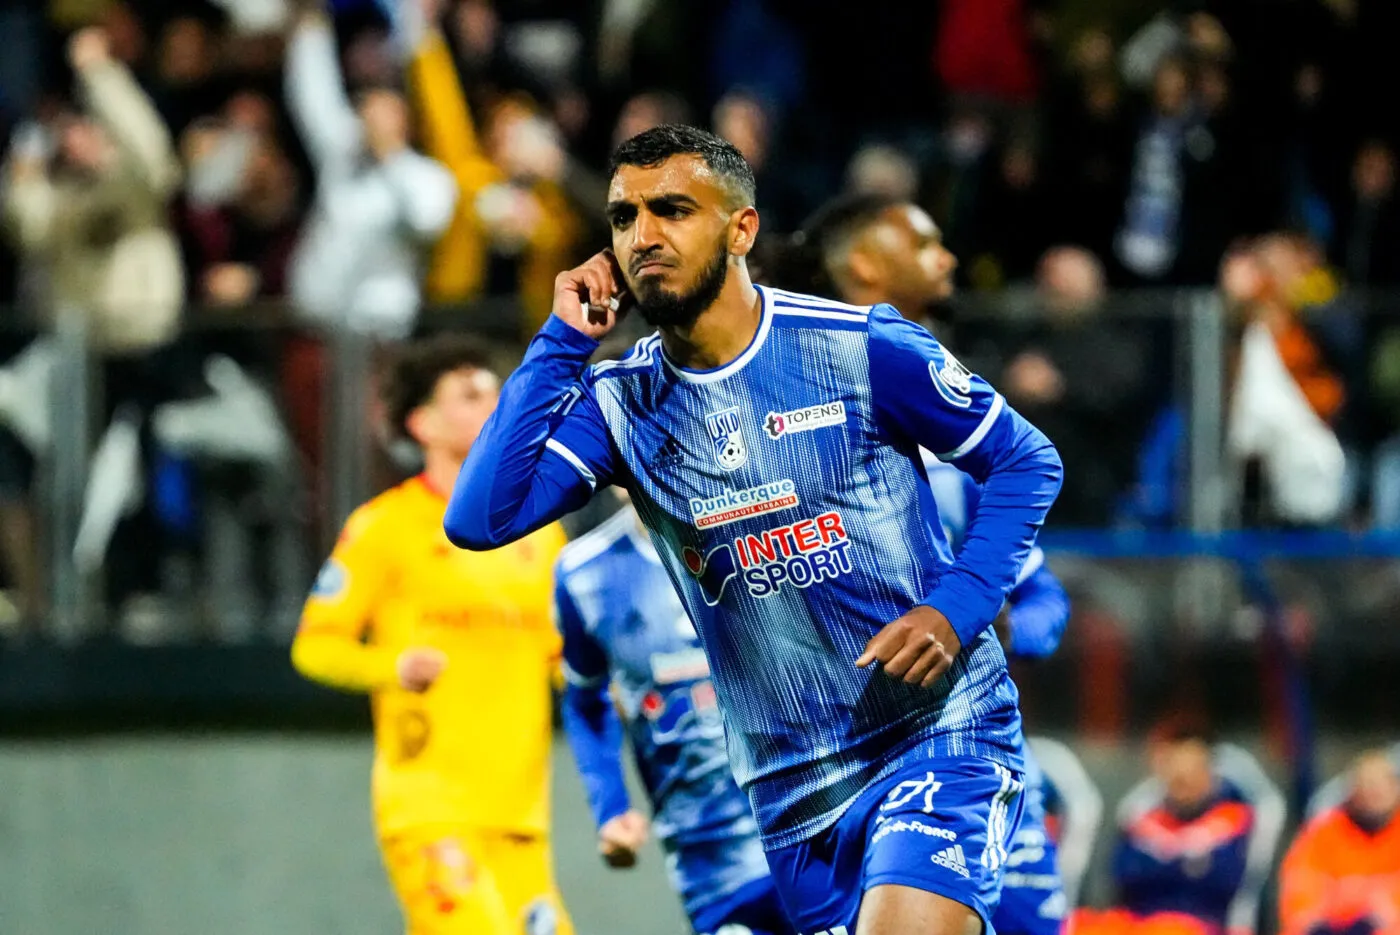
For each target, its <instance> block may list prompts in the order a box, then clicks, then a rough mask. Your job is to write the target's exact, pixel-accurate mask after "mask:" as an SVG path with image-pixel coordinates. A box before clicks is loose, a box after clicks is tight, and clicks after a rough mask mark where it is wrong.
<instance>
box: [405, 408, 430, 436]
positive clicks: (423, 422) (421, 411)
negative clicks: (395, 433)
mask: <svg viewBox="0 0 1400 935" xmlns="http://www.w3.org/2000/svg"><path fill="white" fill-rule="evenodd" d="M432 420H433V412H432V409H431V408H430V407H428V406H419V407H417V408H416V409H414V410H412V411H411V412H409V414H408V416H407V417H405V418H404V420H403V427H404V428H405V429H407V430H408V436H409V438H412V439H413V440H414V441H415V442H417V443H418V444H419V445H423V444H425V439H426V437H427V435H428V434H429V433H431V432H432V424H431V423H432Z"/></svg>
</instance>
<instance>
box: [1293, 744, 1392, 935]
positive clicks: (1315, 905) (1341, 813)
mask: <svg viewBox="0 0 1400 935" xmlns="http://www.w3.org/2000/svg"><path fill="white" fill-rule="evenodd" d="M1279 925H1280V929H1281V930H1282V932H1283V933H1284V935H1321V933H1342V932H1346V933H1349V935H1400V774H1397V770H1396V765H1395V763H1394V761H1392V760H1391V759H1390V758H1388V757H1387V756H1386V754H1385V753H1384V752H1382V751H1370V752H1367V753H1364V754H1362V755H1361V756H1360V757H1359V758H1358V759H1357V761H1356V764H1355V766H1353V768H1352V777H1351V790H1350V794H1349V795H1348V796H1347V799H1346V801H1345V802H1343V803H1342V804H1341V805H1339V806H1337V807H1335V808H1331V809H1328V810H1327V811H1325V812H1322V813H1321V814H1319V815H1317V816H1316V817H1315V818H1313V819H1312V820H1311V821H1310V822H1308V823H1307V825H1305V826H1304V828H1303V830H1302V831H1301V832H1299V834H1298V837H1297V838H1296V839H1295V840H1294V842H1293V846H1292V847H1290V848H1289V849H1288V854H1287V856H1286V857H1285V858H1284V861H1283V868H1282V870H1281V872H1280V884H1279Z"/></svg>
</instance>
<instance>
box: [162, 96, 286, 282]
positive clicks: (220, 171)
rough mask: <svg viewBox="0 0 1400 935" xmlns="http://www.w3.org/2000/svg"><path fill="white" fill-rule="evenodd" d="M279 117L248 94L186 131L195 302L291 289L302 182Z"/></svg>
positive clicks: (187, 232)
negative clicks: (278, 129)
mask: <svg viewBox="0 0 1400 935" xmlns="http://www.w3.org/2000/svg"><path fill="white" fill-rule="evenodd" d="M274 121H275V113H274V111H273V109H272V104H271V102H270V101H268V100H267V99H266V98H265V97H262V96H261V95H258V94H256V93H254V92H242V93H240V94H238V95H235V96H234V98H233V99H232V100H230V101H229V103H228V105H227V106H226V107H225V108H223V110H222V111H221V112H220V113H219V114H218V115H216V116H210V117H204V118H200V119H198V120H196V121H195V122H194V123H193V124H191V126H190V127H189V129H187V130H186V131H185V133H184V134H183V135H182V137H181V140H180V149H181V156H182V157H183V160H184V164H185V171H186V175H187V178H188V183H187V184H186V186H185V191H184V194H183V197H182V198H181V200H180V203H179V218H180V227H181V234H182V241H183V247H184V255H185V261H186V270H187V281H188V283H189V287H190V289H189V291H190V297H191V298H192V299H193V300H195V301H197V302H201V303H209V304H211V305H222V306H234V305H241V304H244V303H246V302H249V301H251V300H253V299H255V298H259V297H272V296H281V295H284V294H285V292H286V280H287V266H288V263H289V261H290V257H291V253H292V250H293V249H294V248H295V245H296V240H297V237H298V235H299V233H300V221H301V216H300V212H299V210H298V209H299V208H300V201H301V198H300V196H301V188H302V186H301V184H300V179H299V178H298V176H297V171H296V169H295V167H294V166H293V165H292V162H291V160H290V158H288V155H287V153H286V151H285V149H284V147H283V145H282V143H281V141H280V140H279V139H278V138H277V136H276V131H275V127H274Z"/></svg>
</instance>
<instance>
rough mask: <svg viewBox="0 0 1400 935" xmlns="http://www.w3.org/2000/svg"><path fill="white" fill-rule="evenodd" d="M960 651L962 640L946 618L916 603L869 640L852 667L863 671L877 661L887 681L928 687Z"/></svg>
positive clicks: (939, 676) (946, 668)
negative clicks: (887, 677) (854, 666)
mask: <svg viewBox="0 0 1400 935" xmlns="http://www.w3.org/2000/svg"><path fill="white" fill-rule="evenodd" d="M961 651H962V641H961V640H959V639H958V635H957V634H956V633H954V632H953V625H952V624H951V623H949V622H948V618H947V617H945V616H943V615H942V614H941V613H939V612H938V611H936V610H934V609H933V608H932V607H929V606H928V605H926V604H920V605H919V606H917V607H915V608H914V609H913V610H911V611H909V613H907V614H905V615H904V616H903V617H900V618H899V619H898V620H896V621H895V622H894V623H890V624H887V625H886V626H885V628H884V629H883V630H881V631H880V632H879V633H876V634H875V635H874V636H873V637H871V638H870V642H868V643H866V644H865V652H863V653H861V654H860V658H859V659H857V660H856V665H857V666H858V667H860V668H862V669H864V668H865V667H866V666H868V665H870V664H871V663H874V662H879V663H882V665H883V668H884V670H885V674H886V675H888V676H889V677H890V678H896V679H903V680H904V682H905V683H907V684H909V685H921V686H923V687H924V688H929V687H930V686H932V685H933V684H934V683H935V682H937V681H938V680H939V679H940V678H942V677H943V673H945V672H947V671H948V668H949V667H950V666H951V665H952V664H953V660H954V659H956V658H957V656H958V653H959V652H961Z"/></svg>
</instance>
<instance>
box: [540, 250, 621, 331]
mask: <svg viewBox="0 0 1400 935" xmlns="http://www.w3.org/2000/svg"><path fill="white" fill-rule="evenodd" d="M631 303H632V298H631V295H630V294H629V293H628V291H627V285H626V283H625V282H624V281H623V279H622V270H621V268H619V267H618V265H617V259H616V258H615V257H614V256H613V252H612V251H611V250H604V251H602V252H601V253H596V254H594V255H593V256H591V257H589V258H588V260H587V261H585V262H584V263H582V264H581V265H579V266H576V267H574V268H573V269H571V270H568V271H567V272H563V273H560V274H559V275H558V276H556V277H554V314H555V315H556V316H558V317H559V318H561V319H563V321H564V322H565V323H566V324H568V325H569V326H571V327H573V328H575V329H577V330H579V331H582V332H583V333H584V334H586V335H588V336H589V337H590V338H592V339H593V340H595V341H601V340H603V338H604V337H605V336H606V335H607V334H608V332H610V331H612V330H613V328H616V327H617V323H618V322H619V321H621V320H622V317H623V316H624V315H626V314H627V309H628V307H629V306H630V305H631Z"/></svg>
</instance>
